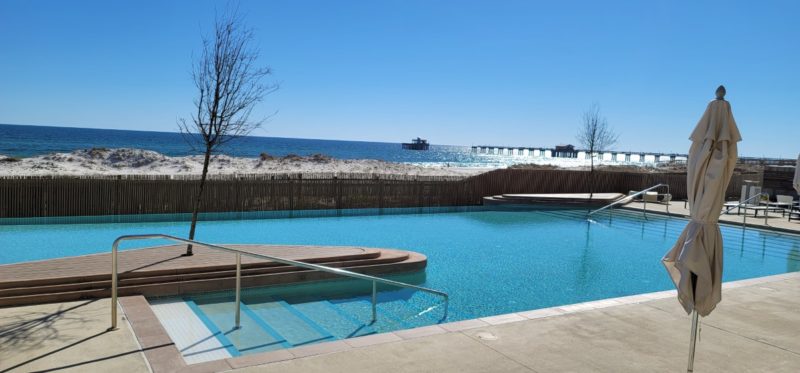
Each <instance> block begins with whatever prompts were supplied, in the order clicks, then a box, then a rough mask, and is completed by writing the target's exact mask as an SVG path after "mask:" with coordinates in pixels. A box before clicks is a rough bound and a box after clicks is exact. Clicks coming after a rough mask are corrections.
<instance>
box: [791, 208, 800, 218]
mask: <svg viewBox="0 0 800 373" xmlns="http://www.w3.org/2000/svg"><path fill="white" fill-rule="evenodd" d="M792 220H800V207H797V206H792V209H791V210H789V221H792Z"/></svg>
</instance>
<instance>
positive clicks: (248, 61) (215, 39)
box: [178, 8, 278, 254]
mask: <svg viewBox="0 0 800 373" xmlns="http://www.w3.org/2000/svg"><path fill="white" fill-rule="evenodd" d="M253 39H254V35H253V31H252V30H251V29H249V28H247V27H245V25H244V22H243V18H242V17H240V16H239V15H238V13H237V9H236V8H232V9H228V10H227V11H226V12H225V13H223V14H222V15H219V14H218V15H217V16H216V18H215V22H214V33H213V35H212V36H211V37H203V47H202V50H201V53H200V56H199V57H198V58H196V59H195V60H194V62H193V64H192V81H193V83H194V85H195V88H196V89H197V92H198V94H197V97H196V98H195V99H194V105H195V107H196V109H197V111H196V113H194V114H193V115H192V116H191V120H186V119H183V118H181V119H180V120H179V121H178V128H179V129H180V131H181V133H182V134H183V135H184V139H185V140H186V141H187V143H189V145H190V146H191V147H192V149H193V150H202V151H203V152H204V155H205V157H204V162H203V173H202V176H201V178H200V188H199V190H198V195H197V199H196V201H195V204H194V209H193V211H192V227H191V229H190V231H189V238H190V239H193V238H194V230H195V225H196V222H197V212H198V209H199V205H200V200H201V198H200V197H201V195H202V193H203V185H204V184H205V180H206V176H207V174H208V164H209V162H210V161H211V153H213V152H217V151H219V149H220V147H222V146H223V145H225V144H227V143H228V142H229V141H231V140H233V139H236V138H239V137H242V136H247V135H248V134H250V133H251V132H252V131H253V130H255V129H257V128H259V127H260V126H261V125H262V124H263V123H264V121H265V120H266V119H267V118H263V119H261V120H250V116H251V114H252V112H253V109H254V107H255V105H256V104H258V103H260V102H261V101H263V100H264V97H265V96H266V95H268V94H270V93H272V92H274V91H275V90H277V89H278V85H277V84H275V83H264V80H265V78H267V77H268V76H269V75H271V74H272V70H271V69H270V68H269V67H258V66H257V63H258V56H259V53H258V50H257V49H255V48H254V47H253V46H252V42H253ZM187 254H191V246H189V248H188V250H187Z"/></svg>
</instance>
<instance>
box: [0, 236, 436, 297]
mask: <svg viewBox="0 0 800 373" xmlns="http://www.w3.org/2000/svg"><path fill="white" fill-rule="evenodd" d="M224 246H228V247H232V248H236V249H240V250H244V251H248V252H252V253H258V254H264V255H270V256H275V257H280V258H286V259H292V260H297V261H303V262H309V263H317V264H322V265H326V266H332V267H340V268H347V269H350V270H353V271H357V272H363V273H370V274H385V273H399V272H409V271H414V270H420V269H422V268H425V265H426V264H427V259H426V257H425V256H424V255H421V254H418V253H414V252H408V251H399V250H388V249H373V248H363V247H343V246H286V245H282V246H276V245H224ZM184 250H185V245H170V246H158V247H152V248H146V249H137V250H124V251H120V253H119V278H120V283H119V294H120V295H134V294H141V295H145V296H161V295H177V294H185V293H191V292H201V291H215V290H225V289H232V288H233V287H234V286H235V285H234V284H235V276H236V271H235V269H236V257H235V255H233V254H230V253H226V252H221V251H217V250H211V249H207V248H203V247H195V248H194V255H193V256H189V257H186V256H182V255H181V254H182V253H183V252H184ZM334 277H337V276H336V275H333V274H329V273H324V272H319V271H313V270H308V269H304V268H298V267H293V266H288V265H284V264H280V263H277V262H272V261H269V260H261V259H257V258H252V257H247V256H243V257H242V286H243V287H251V286H264V285H274V284H287V283H294V282H303V281H313V280H321V279H327V278H334ZM110 279H111V255H110V254H109V253H105V254H93V255H84V256H76V257H67V258H58V259H50V260H43V261H36V262H25V263H16V264H8V265H0V307H3V306H12V305H23V304H37V303H48V302H63V301H69V300H77V299H84V298H101V297H107V296H109V292H110V287H111V280H110Z"/></svg>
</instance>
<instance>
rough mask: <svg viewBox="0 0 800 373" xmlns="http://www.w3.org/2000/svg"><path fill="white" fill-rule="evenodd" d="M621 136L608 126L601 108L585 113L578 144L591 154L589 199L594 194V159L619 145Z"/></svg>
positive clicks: (595, 106) (592, 108) (579, 131)
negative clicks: (597, 153)
mask: <svg viewBox="0 0 800 373" xmlns="http://www.w3.org/2000/svg"><path fill="white" fill-rule="evenodd" d="M618 138H619V136H618V135H617V134H616V132H614V130H612V129H611V127H609V125H608V121H606V118H605V117H603V116H602V115H601V114H600V106H599V105H598V104H592V107H591V108H589V109H588V110H586V111H584V112H583V123H582V124H581V127H580V128H579V129H578V136H577V139H578V142H579V143H580V145H581V146H582V147H583V148H584V149H586V151H587V152H589V159H590V161H589V162H590V165H591V166H590V169H589V199H591V198H592V196H593V194H594V157H595V156H596V154H595V153H596V152H598V151H602V150H607V149H608V148H610V147H612V146H614V144H616V143H617V139H618Z"/></svg>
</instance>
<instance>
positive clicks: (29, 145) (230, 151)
mask: <svg viewBox="0 0 800 373" xmlns="http://www.w3.org/2000/svg"><path fill="white" fill-rule="evenodd" d="M398 140H400V141H409V140H410V139H398ZM92 147H104V148H139V149H148V150H154V151H157V152H159V153H162V154H165V155H169V156H186V155H193V154H197V153H196V152H193V151H192V149H191V147H190V146H189V145H188V144H187V143H186V141H185V140H184V138H183V136H182V135H181V134H179V133H172V132H149V131H128V130H109V129H92V128H68V127H47V126H20V125H8V124H0V154H2V155H7V156H15V157H30V156H36V155H43V154H49V153H54V152H70V151H73V150H76V149H87V148H92ZM262 152H266V153H269V154H271V155H274V156H285V155H288V154H297V155H303V156H305V155H312V154H318V153H319V154H325V155H329V156H332V157H334V158H339V159H378V160H383V161H389V162H403V163H413V164H422V165H425V164H441V165H444V164H449V165H451V166H463V167H500V166H504V165H509V164H514V163H525V162H526V159H524V158H523V157H519V156H517V157H514V156H497V155H480V154H473V153H471V152H470V147H469V146H454V145H431V147H430V150H428V151H413V150H403V149H402V148H401V146H400V142H398V143H385V142H367V141H337V140H314V139H294V138H280V137H256V136H248V137H243V138H239V139H236V140H234V141H232V142H230V143H229V144H228V145H227V146H226V147H225V148H223V149H222V153H224V154H227V155H232V156H237V157H258V156H259V154H261V153H262ZM526 158H528V160H530V159H531V157H526Z"/></svg>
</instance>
